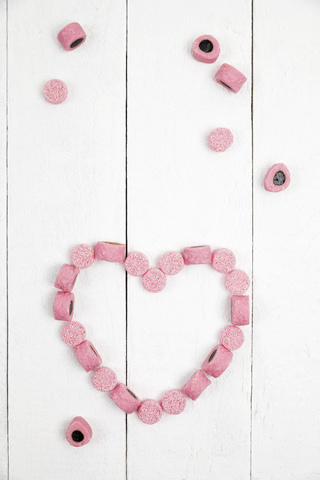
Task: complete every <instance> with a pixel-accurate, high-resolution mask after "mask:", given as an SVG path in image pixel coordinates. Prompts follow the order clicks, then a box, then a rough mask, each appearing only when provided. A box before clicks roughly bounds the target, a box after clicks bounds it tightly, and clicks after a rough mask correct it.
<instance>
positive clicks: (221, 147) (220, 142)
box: [208, 128, 233, 152]
mask: <svg viewBox="0 0 320 480" xmlns="http://www.w3.org/2000/svg"><path fill="white" fill-rule="evenodd" d="M232 144H233V135H232V132H231V130H229V128H215V129H214V130H212V132H211V133H210V134H209V136H208V145H209V147H210V148H211V150H214V151H215V152H225V151H226V150H227V149H228V148H229V147H231V145H232Z"/></svg>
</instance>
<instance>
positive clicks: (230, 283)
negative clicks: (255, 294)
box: [226, 270, 250, 295]
mask: <svg viewBox="0 0 320 480" xmlns="http://www.w3.org/2000/svg"><path fill="white" fill-rule="evenodd" d="M226 287H227V289H228V290H229V292H231V293H234V294H235V295H240V294H241V293H244V292H246V291H247V290H248V288H249V287H250V278H249V275H247V274H246V272H244V271H243V270H232V271H231V272H229V273H228V274H227V276H226Z"/></svg>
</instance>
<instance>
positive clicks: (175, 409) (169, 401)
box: [161, 390, 187, 415]
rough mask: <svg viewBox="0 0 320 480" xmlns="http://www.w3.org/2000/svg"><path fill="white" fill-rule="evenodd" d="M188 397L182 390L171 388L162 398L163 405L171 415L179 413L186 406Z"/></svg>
mask: <svg viewBox="0 0 320 480" xmlns="http://www.w3.org/2000/svg"><path fill="white" fill-rule="evenodd" d="M186 403H187V399H186V396H185V394H184V393H183V392H181V391H180V390H170V391H169V392H167V393H165V394H164V396H163V399H162V400H161V406H162V408H163V410H164V411H165V412H166V413H170V415H179V413H182V412H183V410H184V409H185V407H186Z"/></svg>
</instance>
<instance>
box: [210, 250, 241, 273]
mask: <svg viewBox="0 0 320 480" xmlns="http://www.w3.org/2000/svg"><path fill="white" fill-rule="evenodd" d="M235 265H236V257H235V254H234V253H233V252H231V250H228V249H227V248H219V249H218V250H215V251H214V252H213V253H212V266H213V268H214V269H215V270H217V272H220V273H228V272H231V270H233V269H234V267H235Z"/></svg>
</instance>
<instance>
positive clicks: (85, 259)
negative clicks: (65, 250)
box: [71, 244, 94, 269]
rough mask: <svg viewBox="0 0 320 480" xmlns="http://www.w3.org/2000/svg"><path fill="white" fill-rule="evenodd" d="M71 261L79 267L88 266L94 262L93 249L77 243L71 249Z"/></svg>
mask: <svg viewBox="0 0 320 480" xmlns="http://www.w3.org/2000/svg"><path fill="white" fill-rule="evenodd" d="M71 262H72V263H73V265H74V266H75V267H78V268H80V269H82V268H88V267H90V265H92V264H93V262H94V250H93V248H92V247H90V245H83V244H82V245H77V246H76V247H74V248H73V249H72V252H71Z"/></svg>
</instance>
